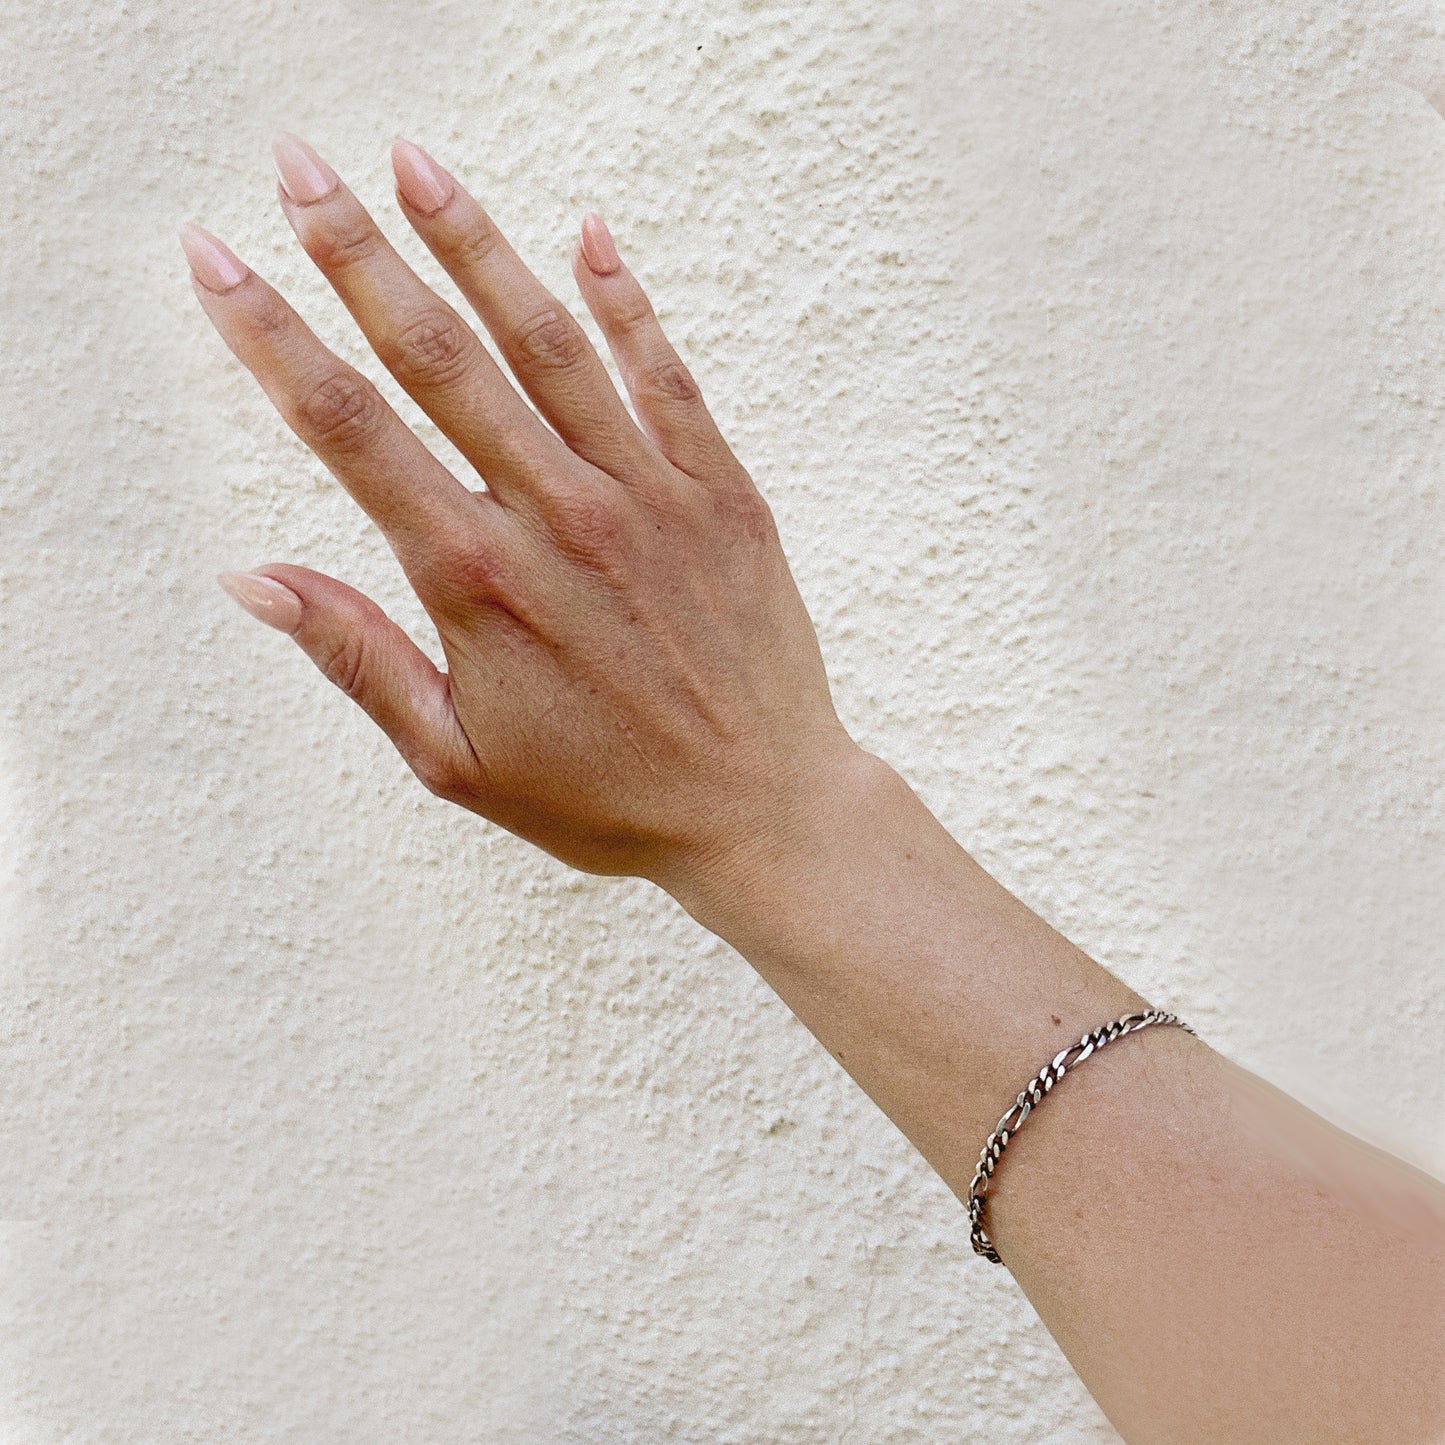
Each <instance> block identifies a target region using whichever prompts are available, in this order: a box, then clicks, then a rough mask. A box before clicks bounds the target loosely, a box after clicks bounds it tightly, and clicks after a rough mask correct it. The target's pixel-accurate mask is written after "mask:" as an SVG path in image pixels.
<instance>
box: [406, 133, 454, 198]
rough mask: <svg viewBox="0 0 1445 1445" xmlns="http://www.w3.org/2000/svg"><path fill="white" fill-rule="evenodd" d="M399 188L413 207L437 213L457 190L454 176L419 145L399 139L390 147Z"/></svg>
mask: <svg viewBox="0 0 1445 1445" xmlns="http://www.w3.org/2000/svg"><path fill="white" fill-rule="evenodd" d="M391 168H392V170H394V171H395V172H396V188H397V190H399V191H400V192H401V195H402V199H403V200H404V201H405V202H406V203H407V205H409V206H410V207H411V208H412V210H414V211H420V212H421V213H422V215H424V216H432V215H435V214H436V213H437V212H438V211H439V210H441V208H442V207H443V206H444V205H446V203H447V202H448V201H449V200H451V198H452V196H453V195H454V194H455V193H456V184H455V183H454V182H453V180H452V178H451V177H450V176H449V175H448V174H447V173H446V172H445V171H444V170H443V169H442V168H441V167H440V166H439V165H438V164H437V163H436V162H435V161H434V160H433V159H432V158H431V157H430V156H429V155H428V154H427V153H426V152H425V151H424V150H423V149H422V148H421V147H420V146H419V145H415V144H413V143H412V142H411V141H409V140H399V141H397V142H396V144H395V145H393V146H392V148H391Z"/></svg>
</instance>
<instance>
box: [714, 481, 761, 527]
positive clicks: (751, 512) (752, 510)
mask: <svg viewBox="0 0 1445 1445" xmlns="http://www.w3.org/2000/svg"><path fill="white" fill-rule="evenodd" d="M711 495H712V506H713V515H714V517H715V518H716V519H717V521H718V524H719V525H720V526H721V528H722V529H723V531H724V532H725V533H727V534H728V535H730V536H732V537H735V538H740V539H743V540H746V541H749V542H768V541H772V540H773V539H774V538H775V537H776V536H777V521H776V519H775V518H774V517H773V509H772V508H771V507H770V506H769V505H768V503H767V501H766V499H765V498H764V497H763V494H762V493H761V492H760V491H758V489H757V488H756V487H755V486H753V485H752V483H751V482H749V483H747V484H746V485H729V486H719V487H717V488H715V489H714V490H713V491H712V493H711Z"/></svg>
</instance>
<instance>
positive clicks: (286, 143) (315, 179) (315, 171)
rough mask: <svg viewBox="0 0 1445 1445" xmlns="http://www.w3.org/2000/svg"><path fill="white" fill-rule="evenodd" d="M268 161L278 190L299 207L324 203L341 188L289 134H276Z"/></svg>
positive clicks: (328, 169) (325, 167)
mask: <svg viewBox="0 0 1445 1445" xmlns="http://www.w3.org/2000/svg"><path fill="white" fill-rule="evenodd" d="M271 158H272V159H273V160H274V161H275V162H276V174H277V175H278V176H279V177H280V178H281V188H282V189H283V190H284V191H285V192H286V194H287V195H288V196H290V197H291V199H292V200H293V201H295V202H296V204H297V205H298V206H309V205H310V204H311V203H312V202H313V201H320V200H323V199H324V198H325V197H327V196H329V195H330V194H331V193H332V191H334V190H335V189H336V188H337V186H339V185H340V184H341V177H340V176H338V175H337V174H336V172H335V171H333V170H332V169H331V167H330V166H328V165H327V164H326V162H325V161H324V160H322V159H321V157H320V156H319V155H317V154H316V152H315V151H314V150H312V149H311V147H310V146H309V145H307V144H306V142H305V141H304V140H302V139H301V137H300V136H299V135H292V134H291V133H290V132H289V131H284V130H283V131H279V132H278V133H277V134H276V135H275V136H274V137H273V138H272V141H271Z"/></svg>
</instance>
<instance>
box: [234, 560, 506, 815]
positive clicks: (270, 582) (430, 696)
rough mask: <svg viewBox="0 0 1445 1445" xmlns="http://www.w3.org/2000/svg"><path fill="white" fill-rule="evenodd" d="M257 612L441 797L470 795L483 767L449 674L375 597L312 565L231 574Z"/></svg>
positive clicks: (243, 600) (242, 599) (239, 597)
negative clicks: (459, 715) (457, 708)
mask: <svg viewBox="0 0 1445 1445" xmlns="http://www.w3.org/2000/svg"><path fill="white" fill-rule="evenodd" d="M217 581H219V582H220V584H221V586H222V587H223V588H224V589H225V590H226V592H228V593H229V594H230V595H231V597H233V598H234V599H235V600H236V601H237V602H239V603H240V604H241V606H242V607H244V608H245V609H246V611H247V612H249V613H250V614H251V615H252V616H253V617H256V618H259V619H260V620H261V621H262V622H265V623H267V624H269V625H270V626H272V627H274V628H276V629H277V630H278V631H281V632H284V633H286V634H287V635H288V636H289V637H291V638H292V639H293V640H294V641H295V642H296V644H297V645H298V646H299V647H300V648H301V650H302V651H303V652H304V653H305V654H306V655H307V656H308V657H309V658H310V659H311V660H312V662H314V663H315V664H316V666H317V667H318V668H320V669H321V671H322V673H324V674H325V676H326V677H327V678H328V679H329V680H330V681H331V682H333V683H335V684H336V686H337V687H339V688H340V689H341V690H342V692H344V693H345V694H346V695H347V696H348V697H349V698H351V699H352V701H353V702H355V703H357V704H358V705H359V706H360V707H361V708H362V710H363V711H364V712H365V713H366V714H367V716H369V717H370V718H371V720H372V721H373V722H374V723H376V725H377V726H378V727H379V728H380V729H381V730H382V731H383V732H384V733H385V734H386V735H387V737H389V738H390V739H391V741H392V743H393V745H394V746H395V747H396V750H397V752H399V753H400V754H401V755H402V757H403V759H405V761H406V764H407V766H408V767H409V768H410V769H411V770H412V772H414V773H415V774H416V775H417V777H418V778H420V779H421V781H422V783H423V784H425V786H426V787H427V788H428V789H429V790H430V791H431V792H433V793H435V794H436V795H437V796H438V797H441V798H447V799H449V800H450V801H452V802H463V801H464V798H465V796H466V795H467V793H468V792H469V790H470V789H469V785H470V784H471V783H472V782H474V780H475V778H476V774H477V772H478V764H477V758H476V754H475V752H473V750H472V745H471V742H470V740H469V739H468V737H467V735H466V732H465V730H464V729H463V728H462V725H461V723H460V721H459V720H458V718H457V715H456V712H455V710H454V709H453V707H452V700H451V687H450V684H449V682H448V679H447V677H446V674H445V673H443V672H441V671H439V670H438V669H437V667H436V666H435V664H434V663H433V662H432V660H431V659H430V658H429V657H428V656H427V655H426V654H425V653H424V652H423V651H422V650H421V649H420V648H419V647H418V646H417V645H416V643H414V642H413V641H412V640H411V638H410V637H408V636H407V634H406V633H405V632H404V631H403V630H402V629H401V628H400V627H398V626H397V624H396V623H395V622H393V621H392V620H391V618H389V617H388V616H387V615H386V613H384V612H383V611H382V610H381V608H380V607H378V606H377V605H376V603H375V602H373V601H372V600H371V599H370V598H369V597H365V596H363V595H362V594H361V593H360V592H358V591H357V590H356V589H355V588H354V587H348V586H347V585H346V584H345V583H344V582H338V581H337V580H336V579H335V578H334V577H327V576H325V575H324V574H323V573H320V572H313V571H311V570H310V568H308V567H292V566H289V565H286V564H281V563H277V564H272V565H270V566H267V567H265V568H262V569H258V570H257V571H254V572H223V573H221V575H220V576H219V577H218V578H217Z"/></svg>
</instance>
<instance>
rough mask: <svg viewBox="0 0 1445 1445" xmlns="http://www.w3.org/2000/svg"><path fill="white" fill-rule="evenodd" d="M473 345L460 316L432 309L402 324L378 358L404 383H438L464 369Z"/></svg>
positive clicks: (468, 361)
mask: <svg viewBox="0 0 1445 1445" xmlns="http://www.w3.org/2000/svg"><path fill="white" fill-rule="evenodd" d="M474 345H475V342H474V339H473V337H472V335H471V333H470V332H469V331H468V330H467V328H466V326H465V325H463V323H462V320H461V318H460V317H458V316H457V315H455V314H454V313H453V312H450V311H434V312H429V313H427V314H426V315H425V316H421V317H418V318H417V319H416V320H415V321H413V322H412V323H411V324H410V325H408V326H405V327H403V328H402V330H401V331H399V332H398V333H397V335H396V336H395V338H394V339H393V340H392V341H390V342H389V343H388V344H387V345H386V346H385V347H384V348H383V354H382V358H381V359H382V361H383V362H385V363H386V366H387V368H388V369H389V370H390V371H391V372H392V373H393V374H394V375H395V376H396V377H397V379H398V380H399V381H401V382H402V383H403V385H405V384H408V383H410V384H414V385H419V386H438V385H442V384H445V383H446V382H449V381H453V380H455V379H456V378H457V377H458V376H460V375H462V374H463V373H465V372H466V371H467V369H468V368H469V367H470V366H471V364H472V359H473V356H474V349H473V348H474Z"/></svg>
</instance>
